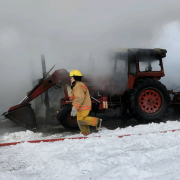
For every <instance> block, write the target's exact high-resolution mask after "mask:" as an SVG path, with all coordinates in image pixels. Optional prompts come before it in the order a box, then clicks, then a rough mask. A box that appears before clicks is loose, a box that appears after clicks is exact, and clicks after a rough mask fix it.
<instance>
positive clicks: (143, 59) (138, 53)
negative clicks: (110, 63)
mask: <svg viewBox="0 0 180 180" xmlns="http://www.w3.org/2000/svg"><path fill="white" fill-rule="evenodd" d="M166 52H167V51H166V50H165V49H135V48H133V49H124V50H121V51H119V52H117V53H116V60H115V65H114V69H115V72H116V74H117V73H118V72H121V73H123V72H124V73H125V74H126V77H127V82H128V88H129V89H133V86H134V82H135V81H136V80H137V79H140V78H147V77H149V78H154V79H155V80H159V79H160V78H161V77H163V76H164V75H165V74H164V68H163V62H162V58H164V57H166Z"/></svg>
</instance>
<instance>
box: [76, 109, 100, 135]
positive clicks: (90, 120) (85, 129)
mask: <svg viewBox="0 0 180 180" xmlns="http://www.w3.org/2000/svg"><path fill="white" fill-rule="evenodd" d="M89 112H90V110H84V111H77V123H78V126H79V129H80V131H81V133H82V134H83V135H86V136H87V135H88V134H90V130H89V126H96V125H97V123H98V121H99V119H98V118H96V117H90V116H88V114H89Z"/></svg>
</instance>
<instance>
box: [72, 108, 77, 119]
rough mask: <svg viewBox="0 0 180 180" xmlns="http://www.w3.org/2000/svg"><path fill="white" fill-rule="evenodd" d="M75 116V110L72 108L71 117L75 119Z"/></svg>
mask: <svg viewBox="0 0 180 180" xmlns="http://www.w3.org/2000/svg"><path fill="white" fill-rule="evenodd" d="M76 115H77V109H75V108H72V111H71V116H73V117H75V116H76Z"/></svg>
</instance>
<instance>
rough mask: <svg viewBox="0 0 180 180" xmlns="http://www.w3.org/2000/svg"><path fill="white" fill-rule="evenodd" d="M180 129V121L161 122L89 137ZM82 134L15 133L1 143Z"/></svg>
mask: <svg viewBox="0 0 180 180" xmlns="http://www.w3.org/2000/svg"><path fill="white" fill-rule="evenodd" d="M173 129H180V122H178V121H167V122H166V123H163V122H161V123H160V124H157V123H151V124H145V125H138V126H135V127H131V126H129V127H126V128H117V129H115V130H108V129H106V128H102V129H101V130H100V131H99V132H96V133H92V134H90V135H89V136H88V137H94V136H102V137H108V136H112V135H113V136H120V135H125V134H134V135H136V134H145V133H149V132H158V131H166V130H173ZM81 136H83V135H82V134H80V132H79V133H77V134H75V135H65V136H64V135H63V134H54V135H50V136H46V135H45V134H43V133H34V132H32V131H29V130H27V131H20V132H15V133H9V134H8V133H6V134H5V135H3V136H1V137H0V143H2V142H17V141H30V140H38V139H39V140H41V139H56V138H61V137H81Z"/></svg>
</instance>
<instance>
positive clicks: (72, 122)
mask: <svg viewBox="0 0 180 180" xmlns="http://www.w3.org/2000/svg"><path fill="white" fill-rule="evenodd" d="M71 110H72V107H71V106H65V107H64V108H63V109H62V110H61V111H60V113H59V115H58V116H57V119H58V121H59V122H60V123H61V125H62V126H63V127H64V128H66V129H78V128H79V127H78V124H77V118H76V117H75V118H72V117H71Z"/></svg>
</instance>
